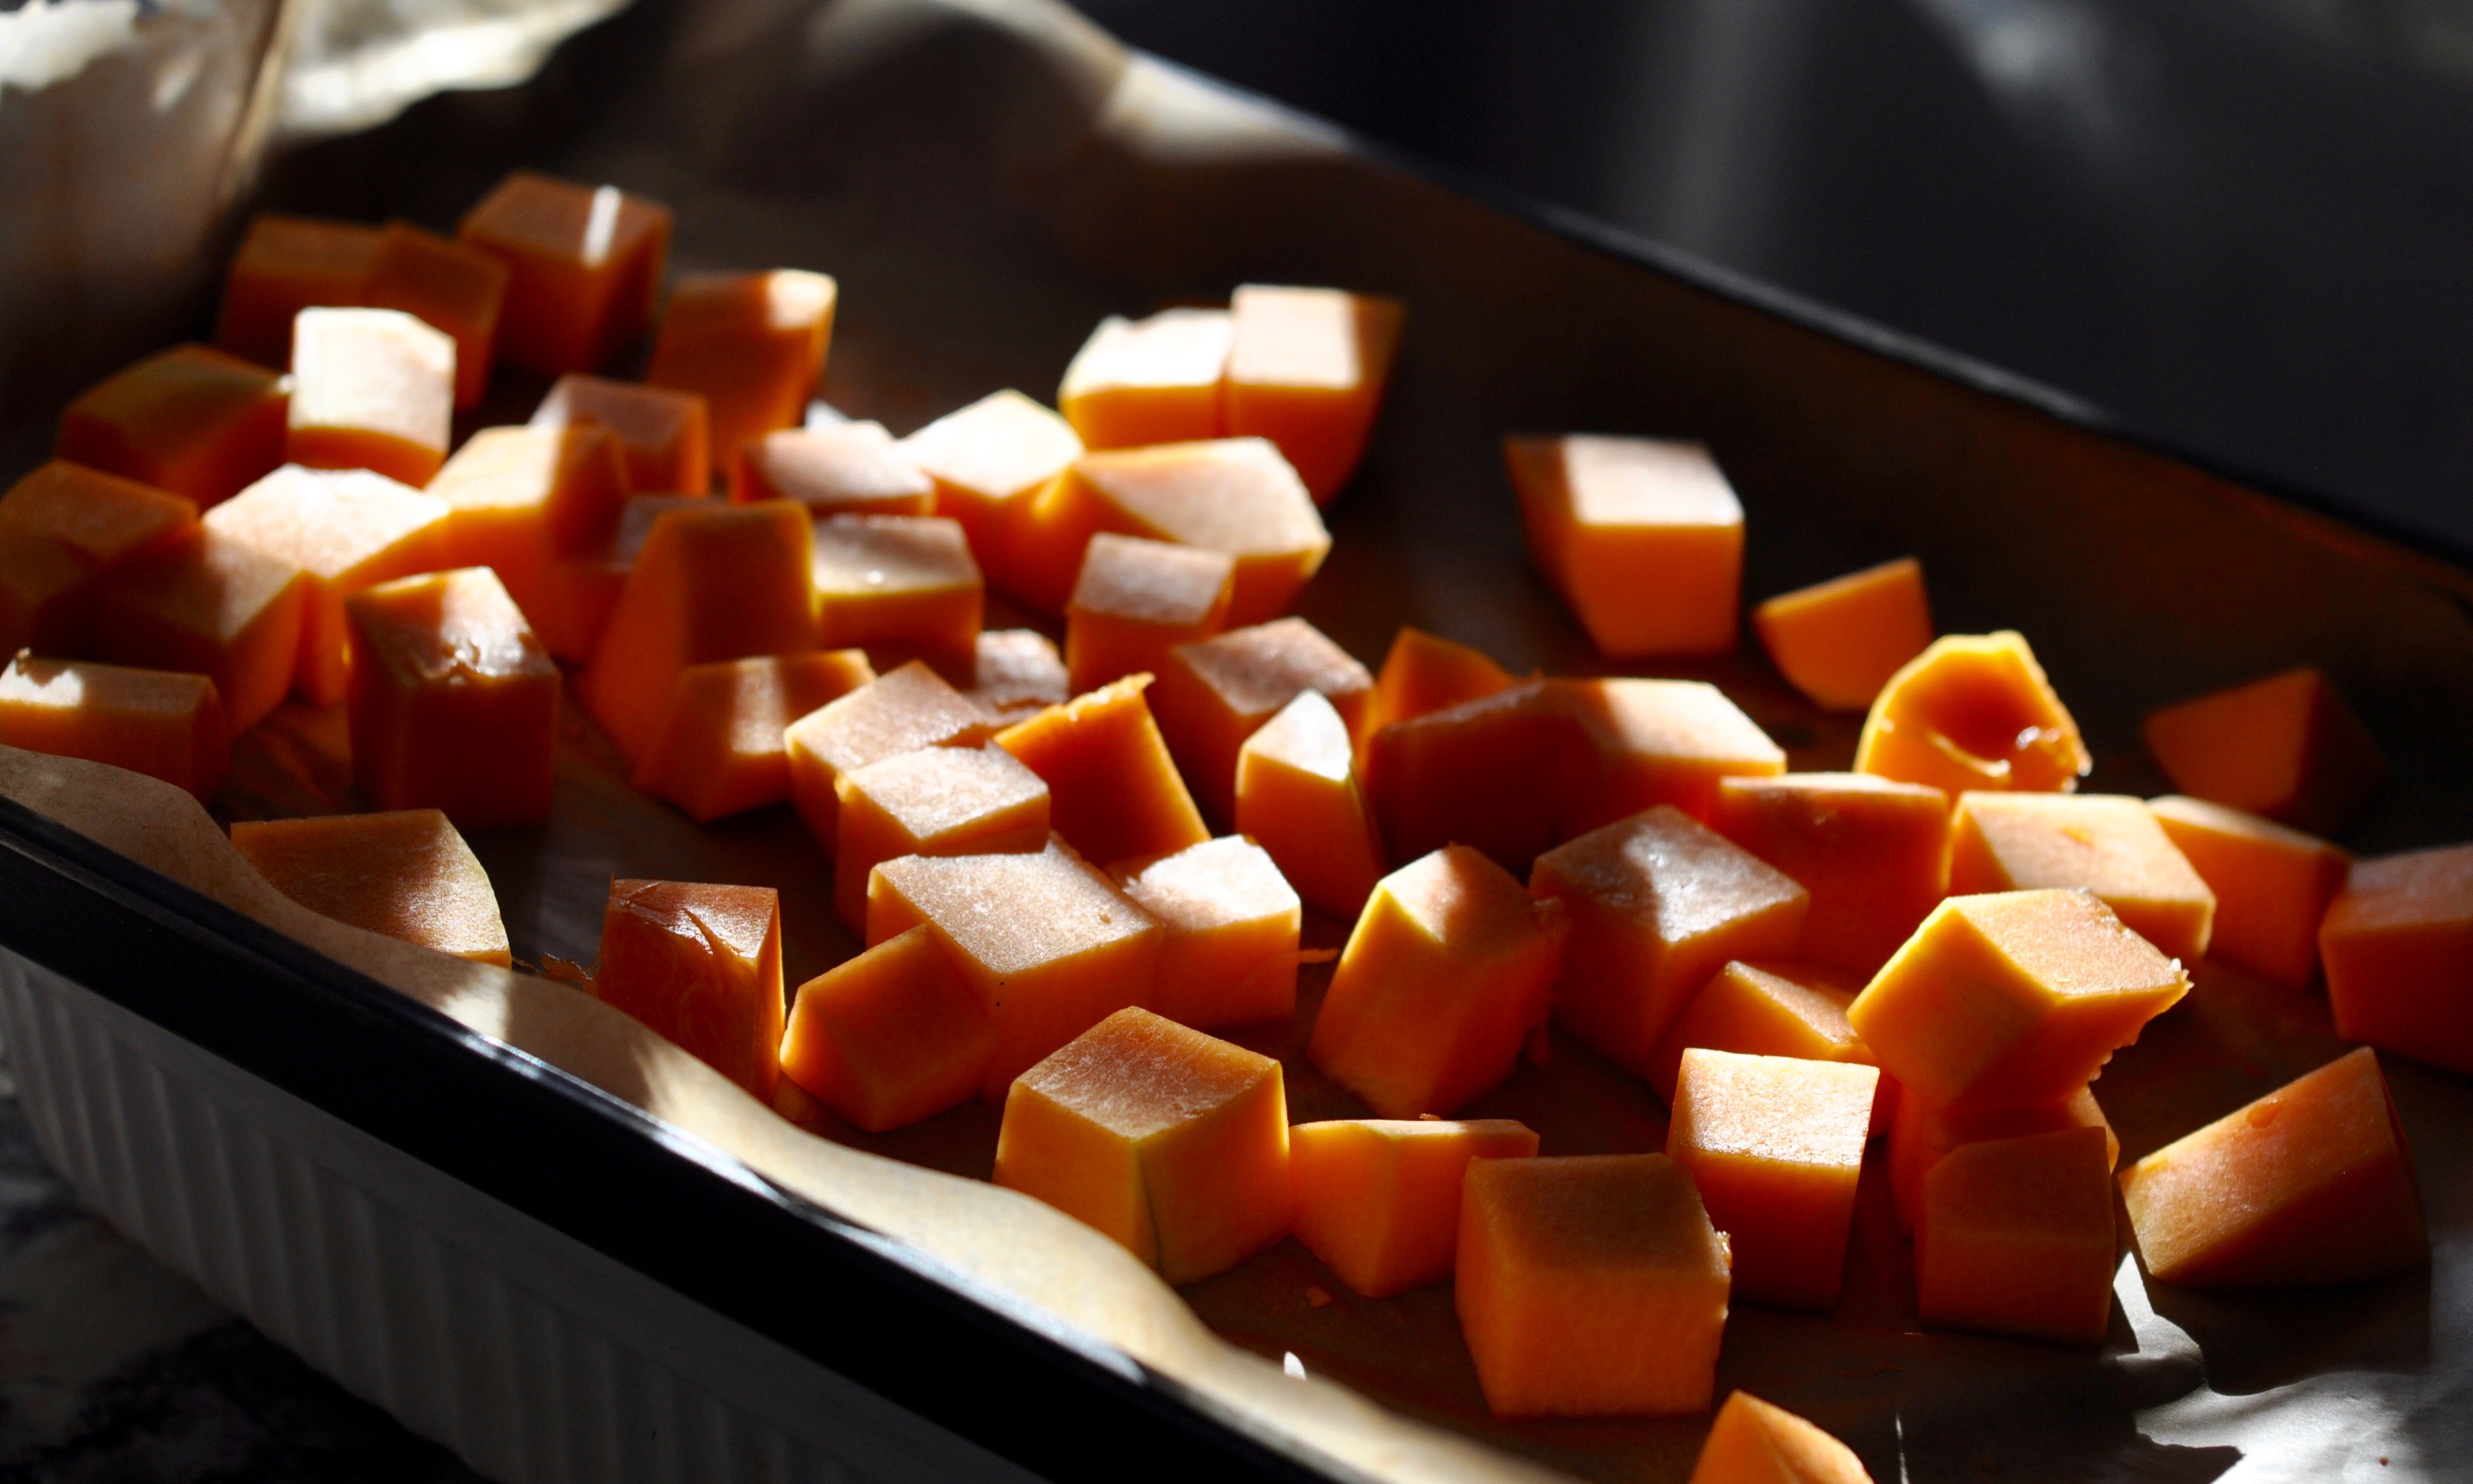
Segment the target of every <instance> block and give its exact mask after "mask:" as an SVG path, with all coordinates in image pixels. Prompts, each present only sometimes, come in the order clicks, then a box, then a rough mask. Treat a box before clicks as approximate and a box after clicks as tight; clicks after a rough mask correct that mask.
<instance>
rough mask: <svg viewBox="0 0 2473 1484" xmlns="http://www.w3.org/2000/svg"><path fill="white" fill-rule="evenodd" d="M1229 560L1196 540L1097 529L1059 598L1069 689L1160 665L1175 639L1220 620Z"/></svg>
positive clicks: (1231, 574) (1228, 586) (1192, 636)
mask: <svg viewBox="0 0 2473 1484" xmlns="http://www.w3.org/2000/svg"><path fill="white" fill-rule="evenodd" d="M1235 577H1236V558H1234V557H1231V556H1229V555H1227V554H1226V553H1225V552H1216V551H1205V550H1203V549H1202V548H1201V547H1199V546H1172V545H1170V544H1168V543H1167V542H1165V541H1150V540H1144V539H1141V538H1140V537H1133V536H1114V535H1107V534H1102V535H1099V536H1094V537H1092V538H1091V544H1090V546H1089V547H1088V548H1086V549H1085V550H1084V552H1083V554H1082V571H1081V574H1080V575H1079V576H1077V577H1075V578H1074V579H1073V595H1072V597H1070V598H1068V599H1067V600H1066V604H1065V654H1066V666H1067V669H1068V673H1069V675H1070V677H1071V682H1072V685H1073V688H1074V690H1075V691H1076V692H1080V691H1085V690H1095V689H1097V688H1098V687H1100V686H1102V685H1105V684H1106V683H1108V682H1110V681H1114V680H1121V679H1123V678H1124V677H1126V676H1128V675H1132V674H1135V673H1136V672H1138V671H1145V670H1146V671H1149V672H1150V673H1151V674H1153V675H1158V674H1161V673H1163V672H1164V670H1165V669H1166V667H1167V653H1168V651H1169V650H1171V649H1174V648H1175V647H1176V646H1178V645H1179V644H1191V643H1195V642H1197V641H1199V640H1202V639H1207V638H1210V637H1211V636H1212V634H1217V633H1218V632H1219V631H1220V630H1221V629H1222V628H1224V627H1226V626H1227V622H1228V595H1229V593H1230V592H1231V591H1232V590H1233V581H1234V579H1235Z"/></svg>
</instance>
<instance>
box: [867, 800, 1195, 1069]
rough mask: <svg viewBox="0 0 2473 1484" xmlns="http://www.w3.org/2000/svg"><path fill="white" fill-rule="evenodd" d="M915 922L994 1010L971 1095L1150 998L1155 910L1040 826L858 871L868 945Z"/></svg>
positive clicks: (1156, 945) (1156, 949)
mask: <svg viewBox="0 0 2473 1484" xmlns="http://www.w3.org/2000/svg"><path fill="white" fill-rule="evenodd" d="M922 922H924V923H926V924H927V925H928V926H929V927H931V928H933V929H934V931H935V934H936V938H937V942H938V943H939V944H941V945H943V946H944V947H945V948H946V949H947V950H948V952H950V953H951V954H952V955H953V961H954V964H955V965H956V966H957V967H958V968H959V969H961V970H962V976H963V977H964V978H966V979H968V980H970V982H971V984H972V987H973V988H974V989H976V990H977V991H978V993H979V998H980V999H981V1000H982V1001H984V1002H985V1003H986V1005H987V1006H988V1009H989V1011H990V1013H991V1014H992V1015H993V1016H994V1017H995V1019H996V1054H995V1055H994V1056H992V1057H991V1058H989V1060H988V1071H987V1076H986V1078H985V1080H983V1081H982V1082H981V1083H980V1084H979V1096H980V1097H981V1098H983V1099H985V1100H986V1101H988V1102H990V1103H995V1102H997V1101H999V1100H1001V1099H1002V1098H1003V1097H1004V1095H1005V1089H1007V1088H1009V1087H1011V1086H1012V1085H1013V1080H1014V1079H1015V1078H1016V1077H1018V1076H1020V1075H1021V1074H1022V1073H1023V1072H1025V1071H1028V1070H1029V1069H1030V1068H1031V1067H1032V1066H1033V1065H1036V1064H1037V1063H1038V1062H1039V1061H1040V1060H1041V1059H1042V1058H1044V1057H1045V1056H1046V1055H1047V1054H1048V1053H1049V1052H1051V1051H1054V1050H1055V1049H1056V1048H1057V1047H1059V1046H1062V1045H1064V1044H1065V1043H1066V1042H1067V1041H1071V1040H1072V1039H1073V1038H1075V1037H1076V1036H1079V1035H1081V1034H1082V1033H1083V1032H1084V1031H1087V1030H1089V1029H1090V1028H1091V1027H1092V1026H1094V1025H1096V1024H1098V1023H1099V1022H1100V1021H1102V1020H1104V1019H1106V1018H1107V1017H1109V1016H1112V1015H1114V1014H1116V1012H1117V1011H1119V1010H1122V1009H1124V1008H1126V1007H1127V1006H1129V1005H1140V1004H1142V1003H1144V1002H1146V1001H1148V1000H1149V998H1150V997H1151V989H1152V985H1153V983H1154V981H1155V979H1156V978H1157V972H1158V966H1159V954H1160V939H1161V930H1160V924H1159V920H1158V919H1156V918H1154V917H1152V916H1151V915H1150V914H1149V913H1148V912H1145V911H1143V910H1142V909H1141V908H1140V906H1137V905H1136V904H1135V903H1134V901H1133V899H1132V898H1128V897H1127V896H1125V894H1124V893H1122V892H1120V891H1118V890H1116V885H1115V884H1114V883H1113V882H1111V881H1110V880H1109V879H1108V878H1107V877H1106V876H1104V875H1101V874H1099V873H1098V872H1096V871H1094V870H1092V868H1091V866H1090V865H1089V863H1087V862H1086V861H1084V860H1083V859H1082V858H1081V857H1080V856H1078V855H1076V854H1074V853H1073V851H1072V850H1071V849H1070V848H1069V847H1068V846H1067V845H1066V844H1065V842H1064V841H1062V840H1060V839H1058V838H1057V837H1055V836H1053V835H1050V836H1049V837H1048V842H1047V848H1046V849H1045V850H1033V851H1028V852H1024V853H1012V852H1007V853H1000V854H992V855H950V856H946V855H903V856H899V857H896V858H895V859H893V860H889V861H885V862H882V863H881V864H879V865H878V866H877V867H876V870H875V871H874V872H873V873H872V874H870V876H869V878H868V887H867V941H868V943H869V944H870V945H875V944H879V943H882V942H883V941H885V940H886V939H887V938H890V937H893V936H894V935H895V934H897V933H903V932H907V931H909V930H910V929H911V928H913V927H915V926H917V925H919V924H920V923H922Z"/></svg>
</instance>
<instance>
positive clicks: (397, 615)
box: [344, 567, 559, 828]
mask: <svg viewBox="0 0 2473 1484" xmlns="http://www.w3.org/2000/svg"><path fill="white" fill-rule="evenodd" d="M344 612H345V615H346V616H347V617H348V619H349V621H350V623H351V628H352V683H351V689H350V696H349V699H348V703H347V712H348V716H349V719H350V725H351V736H352V777H353V778H354V779H355V780H357V781H358V782H359V783H360V785H361V790H362V792H364V793H366V794H368V795H369V796H370V799H371V801H372V802H374V803H376V804H377V806H378V807H379V808H381V809H420V808H435V809H443V810H444V811H445V812H446V817H447V818H448V819H451V820H453V821H454V822H455V823H456V824H457V825H459V826H464V827H466V828H479V827H486V826H493V825H540V824H545V823H547V822H548V820H549V810H550V792H551V775H552V773H553V771H554V765H555V759H556V754H557V750H558V700H559V672H558V666H557V665H556V664H555V663H553V662H552V661H551V659H550V658H549V655H548V653H547V652H546V651H544V650H543V649H542V648H541V647H540V639H538V638H536V637H534V635H533V631H532V628H531V626H530V625H528V624H526V623H525V622H524V615H523V611H522V610H520V609H518V608H516V605H515V600H514V599H512V598H510V597H508V596H507V589H506V587H505V586H503V585H502V584H500V583H499V581H498V579H497V575H496V574H495V573H493V572H492V571H491V570H490V569H489V568H488V567H463V568H460V569H458V570H456V571H452V572H435V573H431V574H429V575H427V576H422V577H404V578H398V579H396V581H394V582H391V583H382V584H380V585H379V586H375V587H372V588H369V589H368V590H367V591H364V592H358V593H354V594H353V595H352V596H350V597H348V598H346V599H345V600H344Z"/></svg>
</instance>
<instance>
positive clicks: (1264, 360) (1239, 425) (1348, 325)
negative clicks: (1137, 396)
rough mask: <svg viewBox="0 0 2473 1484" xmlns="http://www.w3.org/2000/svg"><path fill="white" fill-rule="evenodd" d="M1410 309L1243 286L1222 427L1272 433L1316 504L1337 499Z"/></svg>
mask: <svg viewBox="0 0 2473 1484" xmlns="http://www.w3.org/2000/svg"><path fill="white" fill-rule="evenodd" d="M1405 313H1406V312H1405V309H1404V308H1403V307H1402V305H1401V303H1400V301H1399V300H1398V299H1383V298H1380V297H1378V296H1375V295H1371V294H1348V293H1343V292H1341V291H1340V290H1337V289H1299V288H1280V287H1273V286H1270V285H1265V284H1258V283H1249V284H1244V285H1242V286H1240V287H1239V288H1238V289H1237V290H1236V294H1235V295H1234V296H1232V297H1231V299H1230V301H1229V316H1230V319H1231V321H1232V322H1233V330H1234V334H1233V336H1232V338H1231V344H1230V347H1229V351H1228V372H1227V382H1226V385H1225V389H1224V391H1223V394H1222V401H1221V430H1222V431H1223V432H1224V434H1225V435H1226V436H1227V437H1230V438H1267V439H1269V440H1270V441H1271V442H1272V443H1276V444H1278V445H1279V448H1280V452H1281V454H1282V455H1283V456H1285V458H1286V459H1287V461H1288V463H1290V464H1291V465H1294V466H1295V467H1296V470H1297V476H1298V478H1299V479H1301V480H1303V481H1304V483H1305V487H1306V489H1307V490H1308V491H1309V492H1310V493H1311V494H1312V495H1313V498H1314V503H1315V504H1317V505H1327V504H1329V503H1331V497H1332V496H1333V495H1334V494H1336V493H1338V492H1339V488H1340V486H1342V485H1345V484H1346V483H1348V477H1349V475H1351V474H1353V473H1355V472H1356V471H1357V461H1358V460H1360V459H1361V458H1363V457H1364V454H1365V442H1366V439H1367V438H1368V437H1369V436H1371V434H1372V433H1373V430H1374V418H1375V414H1376V413H1378V412H1380V411H1381V407H1382V391H1383V388H1384V386H1385V385H1386V384H1387V383H1388V382H1389V380H1390V377H1391V360H1392V357H1393V355H1394V354H1396V353H1397V351H1398V348H1399V344H1400V328H1401V322H1402V321H1403V320H1404V319H1405ZM1245 621H1246V622H1253V621H1254V620H1252V619H1247V620H1245Z"/></svg>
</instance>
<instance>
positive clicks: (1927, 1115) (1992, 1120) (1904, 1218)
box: [1889, 1088, 2121, 1236]
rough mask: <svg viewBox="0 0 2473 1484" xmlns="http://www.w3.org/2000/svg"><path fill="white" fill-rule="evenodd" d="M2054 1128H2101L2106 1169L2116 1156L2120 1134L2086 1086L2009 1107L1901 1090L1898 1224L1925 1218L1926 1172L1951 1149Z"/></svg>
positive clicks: (1896, 1138)
mask: <svg viewBox="0 0 2473 1484" xmlns="http://www.w3.org/2000/svg"><path fill="white" fill-rule="evenodd" d="M2056 1129H2101V1130H2102V1131H2103V1137H2104V1166H2103V1167H2104V1168H2105V1169H2107V1170H2109V1169H2111V1168H2112V1167H2113V1166H2114V1165H2115V1164H2117V1163H2119V1162H2120V1161H2121V1140H2120V1138H2119V1137H2115V1135H2114V1134H2113V1132H2112V1124H2111V1121H2110V1120H2108V1119H2106V1118H2105V1117H2104V1115H2103V1110H2102V1109H2101V1108H2099V1107H2097V1106H2096V1101H2095V1091H2094V1089H2090V1088H2080V1089H2077V1091H2076V1092H2073V1093H2071V1094H2070V1095H2069V1096H2067V1097H2063V1098H2055V1099H2053V1100H2052V1101H2050V1102H2043V1103H2028V1104H2025V1105H2023V1106H2019V1107H2011V1108H1974V1109H1949V1108H1938V1107H1934V1106H1933V1104H1931V1103H1927V1102H1925V1101H1924V1100H1923V1099H1922V1098H1920V1097H1913V1096H1901V1097H1900V1098H1899V1099H1898V1107H1897V1112H1896V1113H1895V1115H1894V1116H1893V1117H1892V1118H1891V1120H1890V1125H1889V1191H1890V1194H1891V1196H1892V1197H1893V1198H1894V1199H1895V1201H1896V1203H1897V1210H1898V1227H1899V1230H1901V1231H1903V1232H1905V1233H1907V1234H1908V1235H1909V1236H1911V1235H1913V1234H1914V1230H1915V1224H1916V1223H1917V1222H1919V1221H1921V1220H1922V1219H1923V1212H1924V1176H1925V1175H1926V1174H1927V1173H1928V1172H1930V1171H1931V1169H1932V1167H1933V1165H1935V1164H1938V1163H1939V1162H1940V1161H1941V1159H1942V1157H1944V1156H1946V1155H1947V1154H1948V1153H1949V1152H1950V1151H1951V1150H1953V1149H1956V1148H1958V1147H1959V1146H1961V1145H1964V1144H1980V1143H1982V1142H1983V1141H1984V1140H1985V1139H1989V1138H2024V1137H2026V1136H2028V1135H2029V1134H2050V1133H2052V1132H2053V1131H2054V1130H2056Z"/></svg>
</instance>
